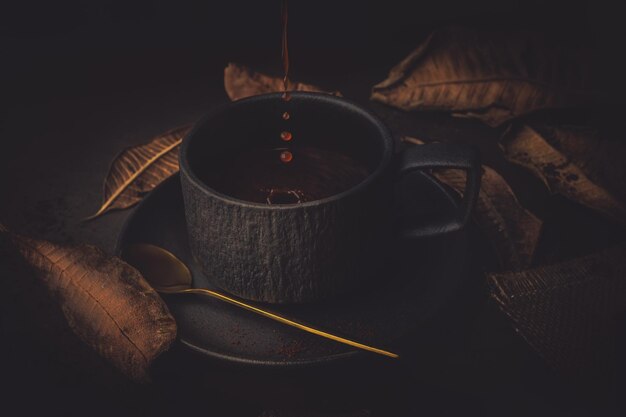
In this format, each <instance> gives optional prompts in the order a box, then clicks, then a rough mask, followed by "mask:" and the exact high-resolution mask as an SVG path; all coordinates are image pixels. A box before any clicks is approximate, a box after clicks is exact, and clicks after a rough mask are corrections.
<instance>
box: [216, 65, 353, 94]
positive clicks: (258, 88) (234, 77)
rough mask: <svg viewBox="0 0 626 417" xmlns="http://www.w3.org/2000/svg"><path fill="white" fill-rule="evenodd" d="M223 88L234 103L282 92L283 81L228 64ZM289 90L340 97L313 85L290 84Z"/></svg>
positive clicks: (225, 69) (336, 92)
mask: <svg viewBox="0 0 626 417" xmlns="http://www.w3.org/2000/svg"><path fill="white" fill-rule="evenodd" d="M224 88H225V89H226V94H228V97H229V98H230V99H231V100H233V101H234V100H239V99H241V98H245V97H250V96H256V95H259V94H265V93H274V92H278V91H283V80H282V78H278V77H270V76H269V75H265V74H260V73H258V72H254V71H252V70H251V69H250V68H248V67H245V66H243V65H238V64H233V63H229V64H228V66H227V67H226V68H224ZM290 89H291V90H293V91H316V92H321V93H325V92H327V93H328V94H332V95H335V96H341V93H340V92H339V91H332V92H328V91H324V90H322V89H321V88H319V87H316V86H314V85H311V84H304V83H299V82H292V83H291V84H290Z"/></svg>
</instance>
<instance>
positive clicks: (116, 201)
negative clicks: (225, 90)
mask: <svg viewBox="0 0 626 417" xmlns="http://www.w3.org/2000/svg"><path fill="white" fill-rule="evenodd" d="M189 129H190V126H184V127H180V128H177V129H174V130H171V131H169V132H166V133H164V134H162V135H159V136H157V137H156V138H154V139H152V140H151V141H150V142H148V143H146V144H144V145H139V146H134V147H130V148H127V149H125V150H124V151H122V152H121V153H120V154H119V155H118V156H117V157H116V158H115V159H114V160H113V163H112V164H111V167H110V168H109V172H108V174H107V176H106V178H105V180H104V197H103V203H102V206H101V207H100V209H99V210H98V211H97V212H96V214H94V215H92V216H91V217H89V218H90V219H92V218H95V217H98V216H100V215H101V214H103V213H106V212H107V211H109V210H113V209H125V208H128V207H131V206H133V205H135V204H136V203H138V202H139V201H141V199H142V198H143V196H144V195H146V193H148V192H149V191H151V190H152V189H154V188H155V187H156V186H157V185H159V184H160V183H161V182H162V181H163V180H165V179H167V178H168V177H169V176H170V175H172V174H175V173H176V172H178V151H179V148H180V144H181V142H182V140H183V137H184V136H185V134H186V133H187V132H188V131H189Z"/></svg>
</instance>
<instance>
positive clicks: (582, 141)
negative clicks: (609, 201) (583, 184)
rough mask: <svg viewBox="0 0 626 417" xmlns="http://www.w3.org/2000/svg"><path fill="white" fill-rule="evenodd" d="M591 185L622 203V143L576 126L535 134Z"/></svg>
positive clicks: (625, 192)
mask: <svg viewBox="0 0 626 417" xmlns="http://www.w3.org/2000/svg"><path fill="white" fill-rule="evenodd" d="M538 132H540V133H541V135H542V137H544V138H545V139H546V141H547V142H548V143H549V144H550V145H552V146H553V147H554V148H555V149H557V150H558V151H560V152H561V153H563V154H564V155H565V156H566V157H567V158H569V160H570V161H571V162H572V163H573V164H574V165H576V166H577V167H579V168H580V169H581V170H582V171H583V172H584V173H585V174H586V175H587V177H588V178H589V179H590V180H591V181H593V182H594V183H596V184H598V185H600V186H602V187H603V188H606V190H607V191H608V192H609V193H611V194H612V195H613V196H615V197H616V198H617V199H618V200H619V201H621V202H626V186H625V184H626V164H625V163H624V161H626V143H625V142H624V141H622V140H611V139H610V138H608V137H604V136H602V135H601V134H600V132H599V131H598V130H596V129H593V128H589V127H580V126H558V127H546V128H543V129H542V130H538Z"/></svg>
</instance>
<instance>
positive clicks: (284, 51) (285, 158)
mask: <svg viewBox="0 0 626 417" xmlns="http://www.w3.org/2000/svg"><path fill="white" fill-rule="evenodd" d="M287 7H288V0H282V4H281V10H280V18H281V23H282V27H283V32H282V48H281V55H282V59H283V100H285V101H289V100H290V99H291V95H290V94H289V44H288V42H287V23H288V21H289V14H288V9H287ZM290 117H291V115H290V114H289V112H287V111H286V112H284V113H283V114H282V118H283V120H285V121H287V120H289V118H290ZM280 138H281V139H282V140H283V141H284V142H289V141H291V139H292V138H293V135H292V134H291V132H290V131H288V130H284V131H282V132H281V133H280ZM280 160H281V161H282V162H283V163H285V164H288V163H290V162H291V161H292V160H293V154H292V153H291V151H289V150H284V151H282V152H281V153H280Z"/></svg>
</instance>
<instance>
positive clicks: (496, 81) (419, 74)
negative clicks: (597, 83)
mask: <svg viewBox="0 0 626 417" xmlns="http://www.w3.org/2000/svg"><path fill="white" fill-rule="evenodd" d="M570 55H571V56H570ZM577 55H579V54H575V53H571V54H569V55H568V53H567V52H566V51H565V50H564V48H559V47H556V46H555V47H550V46H549V45H548V44H547V43H546V41H545V40H544V39H539V38H537V37H536V36H532V35H526V36H524V35H521V34H515V35H513V34H511V35H506V34H502V33H499V34H497V35H494V34H490V33H487V32H480V31H473V30H467V29H461V28H447V29H443V30H439V31H436V32H434V33H432V34H431V35H430V36H429V37H428V38H427V39H426V41H425V42H424V43H422V44H421V45H420V46H419V47H418V48H417V49H416V50H414V51H413V52H412V53H411V54H410V55H409V56H407V57H406V58H405V59H404V60H403V61H402V62H400V63H399V64H398V65H397V66H395V67H394V68H392V69H391V71H390V72H389V76H388V78H387V79H386V80H384V81H382V82H381V83H379V84H378V85H376V86H374V88H373V89H372V95H371V99H372V100H376V101H380V102H382V103H386V104H389V105H391V106H394V107H398V108H400V109H403V110H445V111H450V112H452V113H453V114H454V115H457V116H464V117H472V118H477V119H480V120H482V121H483V122H484V123H486V124H488V125H490V126H498V125H500V124H502V123H504V122H505V121H507V120H509V119H512V118H514V117H517V116H520V115H523V114H527V113H530V112H533V111H536V110H540V109H554V108H570V107H577V106H582V105H586V104H588V103H589V102H590V101H591V100H592V98H593V97H595V95H596V93H591V92H590V91H589V88H588V81H587V78H588V76H587V72H588V70H587V69H586V68H585V67H584V65H581V62H586V61H585V60H581V59H580V58H578V56H577Z"/></svg>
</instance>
